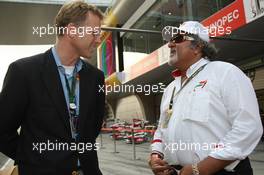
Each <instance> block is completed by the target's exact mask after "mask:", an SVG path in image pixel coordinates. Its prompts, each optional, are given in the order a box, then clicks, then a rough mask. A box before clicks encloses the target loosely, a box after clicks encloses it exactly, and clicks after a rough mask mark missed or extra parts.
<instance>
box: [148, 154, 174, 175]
mask: <svg viewBox="0 0 264 175" xmlns="http://www.w3.org/2000/svg"><path fill="white" fill-rule="evenodd" d="M149 166H150V168H151V169H152V171H153V173H154V174H155V175H170V174H171V169H170V166H169V165H168V163H167V162H166V161H164V160H162V159H160V158H159V156H158V155H157V154H152V155H151V156H150V160H149Z"/></svg>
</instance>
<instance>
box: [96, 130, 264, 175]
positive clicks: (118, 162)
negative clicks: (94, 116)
mask: <svg viewBox="0 0 264 175" xmlns="http://www.w3.org/2000/svg"><path fill="white" fill-rule="evenodd" d="M102 138H103V149H101V150H100V151H98V157H99V162H100V168H101V170H102V172H103V174H104V175H152V173H151V171H150V169H149V167H148V164H147V159H148V155H149V152H150V150H149V143H144V144H139V145H136V157H137V160H133V157H134V156H133V147H132V145H129V144H126V143H124V142H123V141H117V146H116V150H117V152H119V153H114V144H113V141H112V140H111V139H110V138H109V135H107V134H103V136H102ZM100 141H101V139H100V137H99V139H98V140H97V142H99V143H100ZM250 159H251V164H252V167H253V170H254V175H263V174H264V143H262V144H259V145H258V147H257V148H256V149H255V151H254V152H253V153H252V154H251V155H250Z"/></svg>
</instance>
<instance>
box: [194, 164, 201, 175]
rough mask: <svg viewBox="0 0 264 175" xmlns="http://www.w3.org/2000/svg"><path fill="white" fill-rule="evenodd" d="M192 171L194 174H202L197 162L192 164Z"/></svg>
mask: <svg viewBox="0 0 264 175" xmlns="http://www.w3.org/2000/svg"><path fill="white" fill-rule="evenodd" d="M192 172H193V175H200V172H199V169H198V166H197V164H192Z"/></svg>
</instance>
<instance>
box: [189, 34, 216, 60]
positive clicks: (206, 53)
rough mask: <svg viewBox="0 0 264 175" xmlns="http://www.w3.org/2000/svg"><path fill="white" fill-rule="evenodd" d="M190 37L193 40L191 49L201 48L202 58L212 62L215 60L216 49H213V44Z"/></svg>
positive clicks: (195, 36) (194, 36)
mask: <svg viewBox="0 0 264 175" xmlns="http://www.w3.org/2000/svg"><path fill="white" fill-rule="evenodd" d="M191 37H193V38H194V40H193V41H191V47H192V48H196V47H197V46H202V48H201V51H202V57H204V58H207V59H210V60H213V59H215V58H216V55H217V52H218V49H217V48H216V47H215V45H214V44H212V43H209V42H206V41H204V40H202V39H201V38H199V37H198V36H197V35H191Z"/></svg>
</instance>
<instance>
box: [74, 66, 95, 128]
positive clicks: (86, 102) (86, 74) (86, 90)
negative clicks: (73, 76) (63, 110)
mask: <svg viewBox="0 0 264 175" xmlns="http://www.w3.org/2000/svg"><path fill="white" fill-rule="evenodd" d="M79 75H80V116H79V117H80V119H79V131H78V132H79V133H81V131H82V130H83V129H82V128H83V127H84V126H87V125H85V123H86V121H87V119H88V118H87V117H89V115H87V113H88V112H89V108H90V106H91V103H92V101H93V100H95V99H92V97H93V92H94V83H95V82H94V81H95V78H94V77H93V75H92V71H91V69H89V67H88V64H87V63H85V62H84V61H83V68H82V70H81V71H80V72H79ZM90 110H92V109H90Z"/></svg>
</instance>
